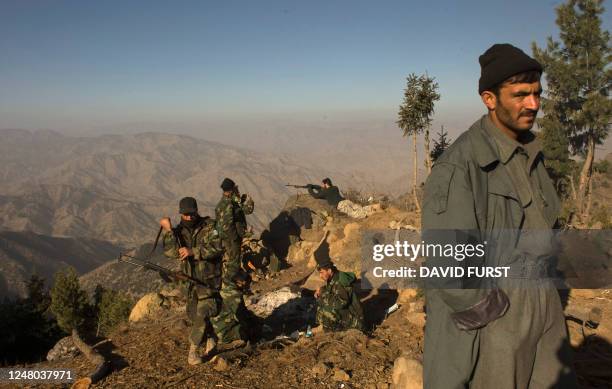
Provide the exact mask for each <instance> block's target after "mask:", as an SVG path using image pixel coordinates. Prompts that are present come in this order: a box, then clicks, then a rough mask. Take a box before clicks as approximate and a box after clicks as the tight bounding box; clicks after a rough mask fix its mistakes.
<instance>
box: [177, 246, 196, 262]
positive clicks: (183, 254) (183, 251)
mask: <svg viewBox="0 0 612 389" xmlns="http://www.w3.org/2000/svg"><path fill="white" fill-rule="evenodd" d="M191 256H193V250H192V249H190V248H187V247H181V248H180V249H179V258H181V259H182V260H184V259H185V258H187V257H191Z"/></svg>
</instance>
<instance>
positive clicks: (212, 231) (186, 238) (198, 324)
mask: <svg viewBox="0 0 612 389" xmlns="http://www.w3.org/2000/svg"><path fill="white" fill-rule="evenodd" d="M179 212H180V213H181V222H180V224H179V225H178V226H176V227H175V228H174V229H173V228H172V225H171V223H170V219H169V218H164V219H162V220H161V221H160V224H161V227H162V229H163V230H164V234H163V245H164V254H165V255H166V256H167V257H169V258H176V259H179V260H180V261H181V270H182V271H183V273H185V274H187V275H189V276H191V277H193V278H196V279H198V280H200V281H202V283H201V284H194V283H192V282H189V281H186V282H181V284H182V285H181V286H182V289H183V290H184V291H185V292H186V295H187V315H188V317H189V319H190V320H191V321H192V323H193V324H192V327H191V333H190V335H189V342H190V347H189V355H188V358H187V361H188V363H189V364H190V365H197V364H199V363H202V357H201V356H200V355H198V347H199V346H200V344H202V341H203V340H204V338H207V339H206V351H205V355H208V354H209V353H210V352H211V351H212V350H213V349H214V348H215V343H216V342H215V338H214V332H213V328H212V325H211V322H210V319H211V318H212V317H214V316H216V315H217V314H218V313H219V307H220V305H221V297H220V295H219V289H220V287H221V258H222V255H223V248H222V245H221V239H220V237H219V234H218V233H217V230H216V228H215V222H214V220H212V219H211V218H209V217H207V216H206V217H201V216H200V215H199V214H198V205H197V202H196V200H195V199H194V198H192V197H185V198H183V199H182V200H181V201H180V203H179Z"/></svg>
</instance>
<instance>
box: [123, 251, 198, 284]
mask: <svg viewBox="0 0 612 389" xmlns="http://www.w3.org/2000/svg"><path fill="white" fill-rule="evenodd" d="M117 260H118V261H119V262H124V263H129V264H130V265H133V266H138V267H141V268H143V269H147V270H153V271H156V272H158V273H159V275H160V276H161V278H163V279H164V281H166V282H170V281H171V280H172V279H174V280H180V281H190V282H193V283H194V284H199V285H204V286H207V285H206V284H204V283H203V282H202V281H200V280H198V279H196V278H193V277H190V276H188V275H187V274H185V273H183V272H182V271H174V270H170V269H168V268H165V267H163V266H159V265H157V264H155V263H153V262H149V261H145V260H143V259H140V258H136V257H134V256H131V255H128V254H123V253H119V258H117Z"/></svg>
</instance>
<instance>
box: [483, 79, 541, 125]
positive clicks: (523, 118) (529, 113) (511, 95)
mask: <svg viewBox="0 0 612 389" xmlns="http://www.w3.org/2000/svg"><path fill="white" fill-rule="evenodd" d="M541 93H542V86H541V85H540V82H539V81H536V82H533V83H518V84H504V85H502V87H501V88H500V89H499V96H495V95H493V96H494V97H495V99H494V100H495V101H493V102H492V105H493V115H494V116H495V117H496V118H497V121H498V122H499V124H500V125H502V126H504V127H506V129H508V130H511V131H512V132H514V133H521V132H524V131H528V130H530V129H531V128H532V127H533V124H534V123H535V118H536V115H537V114H538V110H539V109H540V94H541ZM485 104H487V103H486V102H485ZM487 107H488V108H489V109H491V108H492V107H491V106H490V105H489V104H487Z"/></svg>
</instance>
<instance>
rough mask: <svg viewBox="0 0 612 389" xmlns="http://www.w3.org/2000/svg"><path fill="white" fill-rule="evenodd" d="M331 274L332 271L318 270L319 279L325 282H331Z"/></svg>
mask: <svg viewBox="0 0 612 389" xmlns="http://www.w3.org/2000/svg"><path fill="white" fill-rule="evenodd" d="M333 273H334V272H333V270H332V269H319V277H321V279H322V280H323V281H325V282H327V281H329V280H331V278H332V276H333Z"/></svg>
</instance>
